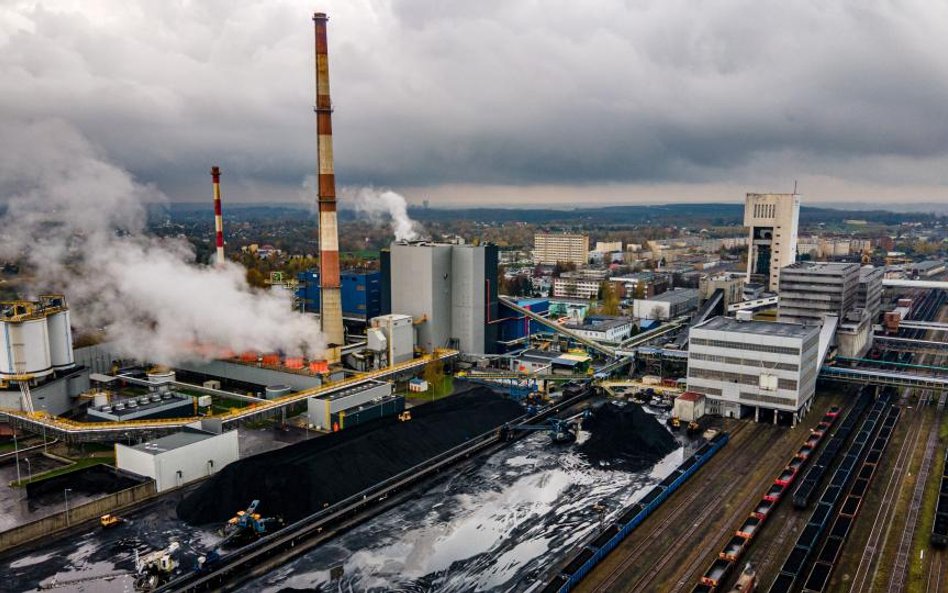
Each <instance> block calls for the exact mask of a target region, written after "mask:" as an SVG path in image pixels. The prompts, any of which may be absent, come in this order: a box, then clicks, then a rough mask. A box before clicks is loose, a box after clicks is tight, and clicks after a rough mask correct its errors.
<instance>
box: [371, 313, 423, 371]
mask: <svg viewBox="0 0 948 593" xmlns="http://www.w3.org/2000/svg"><path fill="white" fill-rule="evenodd" d="M366 338H367V343H366V347H367V348H368V350H370V351H372V352H374V353H376V355H377V357H378V359H379V360H380V361H384V362H385V363H386V364H389V365H391V364H398V363H400V362H407V361H409V360H411V359H413V358H414V357H415V328H414V325H413V323H412V318H411V315H400V314H398V313H393V314H391V315H381V316H379V317H373V318H372V319H371V320H370V321H369V328H368V329H367V330H366Z"/></svg>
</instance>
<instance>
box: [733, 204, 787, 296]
mask: <svg viewBox="0 0 948 593" xmlns="http://www.w3.org/2000/svg"><path fill="white" fill-rule="evenodd" d="M799 223H800V195H799V194H747V199H746V201H745V203H744V226H746V227H748V228H749V229H750V230H749V234H748V239H747V240H748V242H749V245H748V253H747V282H748V283H750V282H755V281H756V282H761V283H763V284H764V285H766V286H767V289H768V290H769V291H771V292H776V291H777V289H778V287H779V286H780V274H781V271H780V270H781V268H783V267H784V266H788V265H790V264H792V263H794V262H795V261H796V259H797V229H798V226H799Z"/></svg>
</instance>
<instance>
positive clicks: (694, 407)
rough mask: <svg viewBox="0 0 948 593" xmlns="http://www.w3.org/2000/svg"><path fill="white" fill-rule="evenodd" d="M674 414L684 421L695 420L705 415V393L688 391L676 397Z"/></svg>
mask: <svg viewBox="0 0 948 593" xmlns="http://www.w3.org/2000/svg"><path fill="white" fill-rule="evenodd" d="M674 416H676V417H677V418H678V419H680V420H681V421H682V422H694V421H696V420H698V419H699V418H701V417H702V416H704V394H702V393H696V392H694V391H686V392H684V393H682V394H681V395H679V396H678V397H676V398H675V411H674Z"/></svg>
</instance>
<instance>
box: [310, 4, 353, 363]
mask: <svg viewBox="0 0 948 593" xmlns="http://www.w3.org/2000/svg"><path fill="white" fill-rule="evenodd" d="M328 21H329V18H328V17H327V16H326V14H325V13H323V12H317V13H316V14H314V15H313V23H315V25H316V109H315V111H316V152H317V158H316V175H317V178H318V180H319V183H318V187H319V190H318V197H319V312H320V320H321V323H322V330H323V334H324V335H325V336H326V341H327V342H328V343H329V344H336V345H339V346H341V345H343V344H344V343H345V342H344V339H345V338H344V336H343V329H342V296H341V292H340V288H339V286H340V280H339V232H338V230H337V227H336V179H335V174H334V172H333V165H332V102H331V101H330V100H329V44H328V42H327V41H326V23H327V22H328ZM333 350H334V349H332V348H330V349H329V351H330V352H332V351H333Z"/></svg>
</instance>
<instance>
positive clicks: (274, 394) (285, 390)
mask: <svg viewBox="0 0 948 593" xmlns="http://www.w3.org/2000/svg"><path fill="white" fill-rule="evenodd" d="M292 391H293V389H292V388H291V387H290V386H289V385H267V389H266V395H265V397H266V398H267V399H276V398H278V397H283V396H284V395H289V394H290V393H291V392H292Z"/></svg>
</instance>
